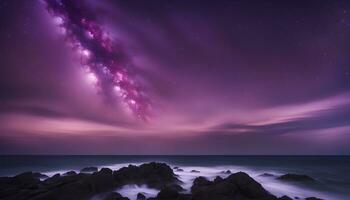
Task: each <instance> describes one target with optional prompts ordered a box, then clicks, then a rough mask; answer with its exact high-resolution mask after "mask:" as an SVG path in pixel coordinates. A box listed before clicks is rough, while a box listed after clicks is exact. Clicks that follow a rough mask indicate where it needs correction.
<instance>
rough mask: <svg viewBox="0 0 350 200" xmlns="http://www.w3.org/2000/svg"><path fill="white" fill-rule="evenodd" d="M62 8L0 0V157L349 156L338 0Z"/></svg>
mask: <svg viewBox="0 0 350 200" xmlns="http://www.w3.org/2000/svg"><path fill="white" fill-rule="evenodd" d="M48 2H50V0H48ZM63 2H65V3H67V2H69V1H66V0H63ZM75 6H76V7H74V9H72V7H66V8H65V9H63V10H64V12H67V13H68V14H69V15H70V16H71V17H72V18H70V19H71V21H68V22H67V21H63V22H62V21H60V20H61V19H59V20H57V16H55V15H56V14H57V12H56V13H55V12H53V11H52V10H50V9H49V8H48V6H47V2H46V1H45V0H40V1H35V0H28V1H23V0H13V1H12V0H1V1H0V52H1V53H0V154H233V155H247V154H273V155H282V154H291V155H304V154H305V155H311V154H312V155H314V154H336V155H341V154H350V142H349V141H350V56H349V53H350V2H349V1H327V0H325V1H313V0H308V1H277V0H269V1H253V0H249V1H230V0H227V1H226V0H220V1H203V0H169V1H163V0H147V1H139V0H128V1H122V0H120V1H119V0H118V1H112V0H104V1H94V0H79V1H75ZM68 8H69V9H68ZM68 14H67V15H68ZM75 19H77V23H80V22H81V24H82V25H81V26H78V28H76V27H77V25H76V24H73V22H74V20H75ZM86 19H87V20H91V23H90V21H89V24H93V25H94V26H93V27H95V29H94V30H96V27H98V28H97V29H98V31H102V33H103V34H101V37H100V38H98V37H97V36H96V35H94V34H91V33H88V36H90V37H91V38H90V39H91V40H87V39H86V38H85V37H87V36H85V35H84V36H77V35H76V34H75V35H74V34H73V36H72V35H70V36H67V35H65V32H64V31H66V30H63V31H62V29H63V28H67V27H68V28H72V27H73V28H76V29H78V30H79V31H80V32H81V31H89V30H90V29H88V28H91V26H90V25H89V24H88V25H86ZM83 22H84V23H83ZM58 23H64V24H65V25H62V24H58ZM68 23H69V24H68ZM67 24H68V25H67ZM85 25H86V26H85ZM86 27H88V28H86ZM68 31H69V29H68ZM62 32H63V33H62ZM75 33H76V32H75ZM82 37H84V38H83V39H84V40H80V41H90V42H85V43H84V44H87V45H88V47H89V48H87V49H86V51H85V49H79V48H78V49H77V48H74V47H72V43H73V42H76V41H75V40H74V39H77V38H78V39H82ZM72 38H73V39H72ZM106 38H107V39H108V44H109V43H113V45H114V46H113V48H107V47H106V46H105V45H104V42H106V41H107V39H106ZM72 41H73V42H72ZM96 41H97V42H96ZM95 43H96V45H97V46H98V45H99V44H100V45H102V46H103V47H105V49H108V51H107V50H106V51H104V50H103V48H102V50H101V48H97V46H96V45H95ZM91 44H94V45H91ZM77 52H78V53H79V52H80V53H82V55H85V56H91V57H93V58H90V57H89V59H90V61H89V62H90V64H91V63H93V65H94V66H97V65H98V66H99V64H101V63H102V64H103V65H104V66H106V67H107V70H108V73H109V74H110V77H109V76H108V77H107V76H104V75H101V73H102V72H100V71H98V70H100V69H102V68H88V69H87V68H86V67H85V65H86V63H85V61H84V62H83V61H82V57H81V56H82V55H78V54H77ZM107 58H108V59H109V60H108V59H107ZM106 59H107V60H108V61H111V60H112V61H113V63H114V61H115V63H118V66H117V67H114V68H113V67H112V64H111V63H110V62H107V61H106V62H105V60H106ZM91 60H92V61H91ZM102 64H101V65H102ZM83 65H84V66H83ZM91 65H92V64H91ZM113 66H114V65H113ZM118 70H119V71H118ZM91 73H93V74H91ZM118 73H119V74H118ZM120 73H124V74H122V75H121V74H120ZM117 79H118V80H117ZM115 89H116V90H115ZM120 90H122V92H124V93H123V94H120V95H119V94H117V93H116V92H120ZM123 95H124V96H123Z"/></svg>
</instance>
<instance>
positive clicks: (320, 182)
mask: <svg viewBox="0 0 350 200" xmlns="http://www.w3.org/2000/svg"><path fill="white" fill-rule="evenodd" d="M151 161H157V162H164V163H167V164H168V165H169V166H171V167H172V168H173V170H174V173H175V174H177V175H178V178H179V179H180V180H181V181H182V182H183V184H182V186H183V188H184V189H185V190H186V191H185V192H189V191H190V187H191V186H192V182H193V180H194V179H195V178H196V177H198V176H204V177H207V178H208V179H209V180H213V179H214V178H215V177H216V176H221V177H223V178H224V177H227V176H229V174H225V173H223V171H226V170H230V171H231V172H232V173H235V172H239V171H243V172H246V173H248V174H249V175H250V176H251V177H252V178H254V179H255V180H256V181H258V182H259V183H261V184H262V185H263V187H264V188H265V189H266V190H268V191H269V192H270V193H272V194H274V195H276V196H283V195H288V196H290V197H292V198H293V197H299V198H306V197H311V196H315V197H319V198H323V199H330V200H344V199H350V190H349V188H350V175H349V174H348V172H349V171H348V170H349V169H350V157H349V156H1V157H0V163H1V165H0V176H12V175H16V174H18V173H22V172H25V171H35V172H41V173H44V174H46V175H48V176H53V175H54V174H56V173H60V174H62V173H65V172H67V171H70V170H75V171H77V172H79V171H80V169H81V168H83V167H87V166H97V167H99V168H102V167H108V168H111V169H113V170H117V169H119V168H121V167H124V166H127V165H129V164H134V165H139V164H142V163H145V162H151ZM177 168H179V169H181V170H178V169H177ZM192 170H196V172H193V171H192ZM264 173H269V174H271V175H273V176H262V174H264ZM286 173H296V174H305V175H309V176H311V177H313V178H314V179H316V182H311V183H292V182H286V181H281V180H278V179H276V177H278V176H280V175H283V174H286ZM115 191H117V192H119V193H120V194H122V195H123V196H127V197H129V198H130V199H131V200H133V199H136V195H137V193H139V192H140V193H142V194H144V195H145V196H146V197H154V196H156V195H157V193H158V192H159V191H158V190H156V189H153V188H148V187H147V186H145V185H125V186H123V187H121V188H116V189H115ZM92 199H93V200H98V199H99V197H98V196H96V197H93V198H92Z"/></svg>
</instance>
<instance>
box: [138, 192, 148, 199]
mask: <svg viewBox="0 0 350 200" xmlns="http://www.w3.org/2000/svg"><path fill="white" fill-rule="evenodd" d="M136 199H137V200H146V196H145V195H143V194H142V193H138V194H137V198H136Z"/></svg>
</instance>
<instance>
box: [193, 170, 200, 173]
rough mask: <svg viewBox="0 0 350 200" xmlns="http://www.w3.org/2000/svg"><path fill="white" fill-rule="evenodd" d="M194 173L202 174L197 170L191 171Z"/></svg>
mask: <svg viewBox="0 0 350 200" xmlns="http://www.w3.org/2000/svg"><path fill="white" fill-rule="evenodd" d="M191 172H192V173H200V171H197V170H191Z"/></svg>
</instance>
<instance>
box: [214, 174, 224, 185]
mask: <svg viewBox="0 0 350 200" xmlns="http://www.w3.org/2000/svg"><path fill="white" fill-rule="evenodd" d="M222 180H224V179H223V178H221V177H220V176H217V177H216V178H215V179H214V183H215V182H220V181H222Z"/></svg>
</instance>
